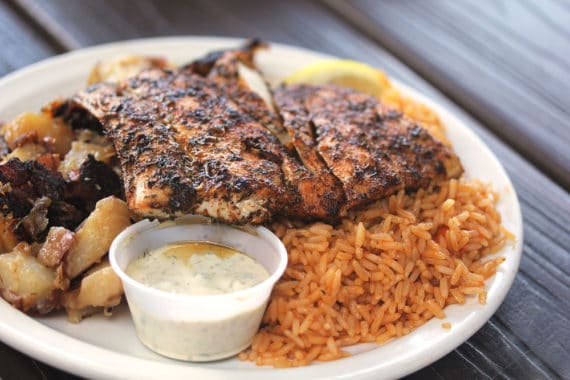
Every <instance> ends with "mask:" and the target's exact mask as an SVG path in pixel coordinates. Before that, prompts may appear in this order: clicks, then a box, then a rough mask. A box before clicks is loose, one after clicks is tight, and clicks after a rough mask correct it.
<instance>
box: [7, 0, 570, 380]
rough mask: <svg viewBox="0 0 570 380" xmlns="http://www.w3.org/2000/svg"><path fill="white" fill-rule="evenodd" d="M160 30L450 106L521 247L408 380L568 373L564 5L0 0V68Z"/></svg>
mask: <svg viewBox="0 0 570 380" xmlns="http://www.w3.org/2000/svg"><path fill="white" fill-rule="evenodd" d="M159 35H218V36H242V37H249V36H259V37H262V38H263V39H266V40H269V41H276V42H282V43H288V44H293V45H299V46H304V47H307V48H311V49H315V50H320V51H323V52H326V53H331V54H334V55H337V56H341V57H346V58H351V59H356V60H361V61H364V62H367V63H370V64H372V65H375V66H378V67H382V68H384V69H385V70H386V71H387V72H388V73H389V74H390V75H392V76H393V77H395V78H398V79H400V80H402V81H403V82H405V83H408V84H410V85H411V86H413V87H415V88H417V89H419V90H421V91H422V92H424V93H426V94H427V95H429V96H431V97H432V98H433V99H435V100H437V101H438V102H440V103H442V104H443V105H445V106H446V107H449V108H450V109H451V110H452V111H453V112H454V113H455V114H456V115H458V116H459V117H460V118H461V119H462V120H463V121H464V122H465V123H466V124H467V125H469V126H470V127H471V128H472V129H473V130H474V131H475V132H476V133H477V134H478V135H479V136H481V137H482V138H483V140H485V142H486V143H487V144H488V145H489V146H490V147H491V149H492V150H493V151H494V152H495V153H496V155H497V156H498V157H499V159H500V160H501V161H502V163H503V165H504V166H505V167H506V169H507V171H508V173H509V175H510V176H511V178H512V180H513V182H514V185H515V187H516V190H517V192H518V194H519V197H520V201H521V205H522V211H523V215H524V223H525V226H524V233H525V244H524V253H523V258H522V262H521V267H520V272H519V274H518V275H517V277H516V279H515V282H514V285H513V288H512V289H511V291H510V292H509V294H508V296H507V298H506V300H505V302H504V303H503V305H502V306H501V307H500V308H499V310H498V311H497V313H496V314H495V315H494V316H493V318H492V319H491V320H490V321H489V322H488V323H487V324H486V325H485V326H484V327H483V328H482V329H481V330H480V331H479V332H477V333H476V334H475V335H474V336H473V337H472V338H471V339H469V340H468V341H467V342H466V343H464V344H463V345H461V346H460V347H458V348H457V349H456V350H455V351H453V352H452V353H450V354H449V355H447V356H446V357H444V358H442V359H441V360H439V361H437V362H436V363H434V364H432V365H431V366H429V367H427V368H424V369H422V370H420V371H418V372H416V373H414V374H413V375H411V376H410V378H417V379H436V378H445V379H462V378H493V379H495V378H515V379H523V378H528V379H542V378H566V379H568V378H570V253H569V248H568V247H570V233H569V232H570V197H569V196H568V190H569V189H570V95H569V94H570V4H569V3H568V2H565V1H563V0H560V1H553V0H542V1H532V0H521V1H516V0H501V1H490V0H489V1H478V0H463V1H420V0H418V1H396V0H394V1H388V0H386V1H375V0H355V1H351V2H345V1H341V0H338V1H337V0H329V1H285V0H284V1H253V0H251V1H250V0H248V1H239V2H238V1H231V0H223V1H209V0H208V1H207V0H204V1H192V2H190V1H182V0H180V1H168V2H165V1H164V2H161V1H159V0H156V1H150V0H149V1H146V0H145V1H126V0H118V1H117V0H104V1H103V0H100V1H95V0H91V1H72V0H49V1H32V0H8V1H6V0H0V75H4V74H7V73H10V72H12V71H14V70H16V69H18V68H20V67H23V66H26V65H28V64H30V63H33V62H37V61H39V60H41V59H43V58H46V57H49V56H52V55H55V54H59V53H63V52H66V51H69V50H74V49H78V48H81V47H84V46H89V45H95V44H100V43H104V42H109V41H116V40H124V39H130V38H140V37H150V36H159ZM0 101H1V100H0ZM0 358H1V359H0V363H1V365H0V378H1V379H3V380H6V379H61V378H64V379H65V378H74V377H73V376H71V375H67V374H65V373H63V372H61V371H59V370H57V369H54V368H52V367H49V366H48V365H45V364H43V363H40V362H37V361H35V360H33V359H31V358H29V357H27V356H25V355H23V354H21V353H18V352H16V351H14V350H13V349H11V348H9V347H7V346H5V345H3V344H1V343H0Z"/></svg>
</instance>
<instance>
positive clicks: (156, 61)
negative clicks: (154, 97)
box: [87, 55, 168, 85]
mask: <svg viewBox="0 0 570 380" xmlns="http://www.w3.org/2000/svg"><path fill="white" fill-rule="evenodd" d="M167 66H168V64H167V62H166V60H165V59H163V58H157V57H143V56H140V55H127V56H123V57H117V58H115V59H111V60H107V61H102V62H99V63H97V65H96V66H95V67H94V68H93V70H92V71H91V74H89V78H88V79H87V84H88V85H91V84H93V83H98V82H118V81H119V80H121V79H125V78H128V77H130V76H133V75H136V74H138V73H139V72H141V71H142V70H144V69H150V68H163V67H167Z"/></svg>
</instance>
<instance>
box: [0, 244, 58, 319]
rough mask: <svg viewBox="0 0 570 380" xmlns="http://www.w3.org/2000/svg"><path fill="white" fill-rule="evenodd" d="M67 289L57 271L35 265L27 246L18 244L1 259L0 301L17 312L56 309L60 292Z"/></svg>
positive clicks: (43, 311)
mask: <svg viewBox="0 0 570 380" xmlns="http://www.w3.org/2000/svg"><path fill="white" fill-rule="evenodd" d="M66 285H67V283H65V282H63V281H61V276H60V273H58V271H57V270H56V269H51V268H47V267H45V266H43V265H42V264H40V263H39V262H38V261H37V259H36V258H35V257H34V256H33V255H32V247H30V245H28V244H27V243H20V244H18V245H17V246H16V248H15V249H14V251H12V252H10V253H5V254H2V255H0V289H1V291H2V297H3V298H4V299H5V300H7V301H8V302H10V303H11V304H12V305H13V306H14V307H16V308H18V309H20V310H23V311H38V312H40V313H47V312H49V311H51V310H52V309H53V308H54V307H56V306H57V305H58V295H59V293H60V292H59V290H60V289H62V288H65V287H66Z"/></svg>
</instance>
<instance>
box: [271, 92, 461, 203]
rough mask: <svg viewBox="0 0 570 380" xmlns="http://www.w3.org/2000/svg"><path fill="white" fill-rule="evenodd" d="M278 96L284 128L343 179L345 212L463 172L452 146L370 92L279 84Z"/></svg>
mask: <svg viewBox="0 0 570 380" xmlns="http://www.w3.org/2000/svg"><path fill="white" fill-rule="evenodd" d="M275 100H276V104H277V107H278V108H279V109H280V110H281V113H282V115H283V119H284V120H285V126H286V127H287V128H288V129H289V130H293V131H294V132H292V134H296V136H298V137H299V140H302V141H303V142H304V143H305V145H306V146H307V147H308V148H309V149H310V147H312V146H314V147H315V149H314V150H313V151H312V152H311V153H308V154H313V155H315V154H318V156H320V157H321V158H322V159H323V160H324V162H325V163H326V165H327V166H328V167H329V168H330V169H331V171H332V173H333V174H334V175H335V176H336V177H337V178H338V179H339V180H340V182H341V183H342V186H343V189H344V191H345V194H346V205H345V210H348V209H351V208H354V207H358V206H361V205H363V204H366V203H368V202H370V201H373V200H377V199H381V198H384V197H386V196H389V195H391V194H393V193H395V192H396V191H398V190H400V189H402V188H405V189H406V190H415V189H419V188H421V187H425V186H427V185H428V184H429V183H430V182H431V181H434V180H438V179H444V178H453V177H457V176H459V175H460V174H461V173H462V171H463V169H462V167H461V163H460V162H459V158H458V157H457V156H456V155H455V154H454V153H453V152H452V151H451V150H450V149H449V148H447V147H446V146H444V145H443V144H442V143H440V142H439V141H437V140H435V139H434V138H433V137H432V136H431V135H430V134H429V133H428V132H427V131H426V130H425V129H423V128H422V127H421V126H420V125H418V124H417V123H415V122H412V121H411V120H409V119H407V118H406V117H404V116H403V115H402V114H401V113H399V112H395V111H393V110H390V109H389V108H388V107H386V106H384V105H382V104H381V103H379V102H378V100H377V99H375V98H373V97H371V96H369V95H366V94H363V93H360V92H357V91H354V90H351V89H347V88H341V87H337V86H334V85H324V86H315V85H292V86H282V87H280V88H278V89H277V90H276V91H275ZM292 109H294V110H295V115H291V112H290V110H292ZM311 127H312V128H313V129H314V132H313V135H314V136H311ZM309 149H308V150H309ZM315 160H316V159H315Z"/></svg>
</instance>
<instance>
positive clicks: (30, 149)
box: [2, 142, 46, 164]
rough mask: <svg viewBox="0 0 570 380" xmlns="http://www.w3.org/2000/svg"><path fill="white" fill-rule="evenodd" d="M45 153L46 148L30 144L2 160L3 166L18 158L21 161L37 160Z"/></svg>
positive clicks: (18, 148) (15, 150) (17, 149)
mask: <svg viewBox="0 0 570 380" xmlns="http://www.w3.org/2000/svg"><path fill="white" fill-rule="evenodd" d="M45 152H46V148H45V147H44V146H43V145H41V144H36V143H32V142H29V143H27V144H24V145H22V146H19V147H17V148H15V149H14V150H12V151H11V152H10V153H8V154H7V155H6V156H5V157H4V159H3V160H2V164H3V163H6V162H8V161H9V160H10V159H12V158H18V159H20V161H29V160H35V159H36V158H38V157H39V156H41V155H42V154H44V153H45Z"/></svg>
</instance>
